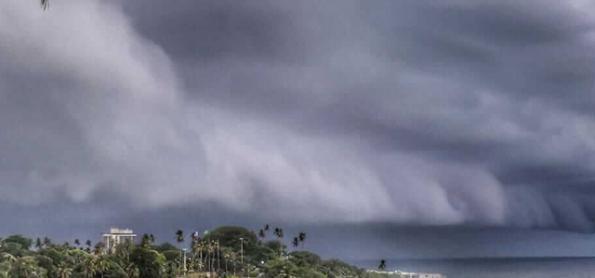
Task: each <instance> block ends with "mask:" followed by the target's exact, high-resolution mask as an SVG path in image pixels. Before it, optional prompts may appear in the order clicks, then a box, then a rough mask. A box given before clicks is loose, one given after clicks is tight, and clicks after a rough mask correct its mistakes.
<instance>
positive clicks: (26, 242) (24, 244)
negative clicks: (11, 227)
mask: <svg viewBox="0 0 595 278" xmlns="http://www.w3.org/2000/svg"><path fill="white" fill-rule="evenodd" d="M4 243H17V244H19V245H20V246H21V248H23V249H25V250H28V249H29V248H31V245H32V244H33V240H32V239H30V238H26V237H24V236H22V235H11V236H9V237H7V238H5V239H4Z"/></svg>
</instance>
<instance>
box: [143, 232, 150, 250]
mask: <svg viewBox="0 0 595 278" xmlns="http://www.w3.org/2000/svg"><path fill="white" fill-rule="evenodd" d="M150 245H151V236H149V235H148V234H143V238H142V239H141V242H140V246H141V247H149V246H150Z"/></svg>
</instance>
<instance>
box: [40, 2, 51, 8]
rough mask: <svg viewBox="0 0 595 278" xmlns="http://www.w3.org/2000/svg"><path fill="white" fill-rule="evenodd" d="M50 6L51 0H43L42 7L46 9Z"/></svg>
mask: <svg viewBox="0 0 595 278" xmlns="http://www.w3.org/2000/svg"><path fill="white" fill-rule="evenodd" d="M49 7H50V1H49V0H41V8H42V9H44V10H46V9H47V8H49Z"/></svg>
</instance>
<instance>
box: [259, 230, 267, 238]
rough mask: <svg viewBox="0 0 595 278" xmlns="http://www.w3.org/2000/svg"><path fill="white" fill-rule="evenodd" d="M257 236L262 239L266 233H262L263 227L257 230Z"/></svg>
mask: <svg viewBox="0 0 595 278" xmlns="http://www.w3.org/2000/svg"><path fill="white" fill-rule="evenodd" d="M258 237H260V238H262V239H264V238H265V237H266V234H265V233H264V230H263V229H260V230H259V231H258Z"/></svg>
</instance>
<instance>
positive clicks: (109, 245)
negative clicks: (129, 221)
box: [102, 228, 136, 254]
mask: <svg viewBox="0 0 595 278" xmlns="http://www.w3.org/2000/svg"><path fill="white" fill-rule="evenodd" d="M135 237H136V234H134V232H133V231H132V230H131V229H119V228H110V231H109V233H106V234H103V236H102V238H103V244H104V245H105V252H107V253H108V254H111V253H113V252H114V250H115V248H116V246H118V244H121V243H134V238H135Z"/></svg>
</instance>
